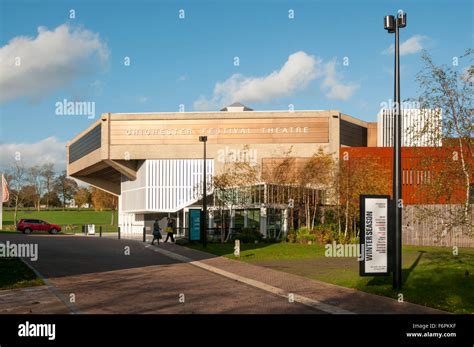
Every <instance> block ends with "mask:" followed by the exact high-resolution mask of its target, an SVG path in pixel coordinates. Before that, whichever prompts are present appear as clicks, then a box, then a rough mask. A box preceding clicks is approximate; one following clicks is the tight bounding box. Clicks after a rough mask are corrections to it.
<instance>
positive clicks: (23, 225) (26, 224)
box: [16, 219, 61, 234]
mask: <svg viewBox="0 0 474 347" xmlns="http://www.w3.org/2000/svg"><path fill="white" fill-rule="evenodd" d="M16 230H18V231H21V232H22V233H23V234H30V233H31V232H32V231H47V232H49V233H50V234H57V233H59V232H60V231H61V227H60V226H59V225H57V224H50V223H48V222H45V221H44V220H40V219H20V221H19V222H18V224H17V225H16Z"/></svg>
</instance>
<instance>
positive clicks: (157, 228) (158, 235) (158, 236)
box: [151, 219, 163, 246]
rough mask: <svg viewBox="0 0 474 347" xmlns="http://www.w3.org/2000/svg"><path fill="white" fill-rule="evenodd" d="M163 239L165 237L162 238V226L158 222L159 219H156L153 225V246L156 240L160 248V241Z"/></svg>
mask: <svg viewBox="0 0 474 347" xmlns="http://www.w3.org/2000/svg"><path fill="white" fill-rule="evenodd" d="M162 238H163V236H161V232H160V224H159V222H158V219H155V223H153V240H152V241H151V244H152V245H153V244H154V243H155V240H158V246H159V245H160V240H161V239H162Z"/></svg>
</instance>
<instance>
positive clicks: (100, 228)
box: [99, 225, 102, 237]
mask: <svg viewBox="0 0 474 347" xmlns="http://www.w3.org/2000/svg"><path fill="white" fill-rule="evenodd" d="M99 236H100V237H102V225H101V226H100V227H99Z"/></svg>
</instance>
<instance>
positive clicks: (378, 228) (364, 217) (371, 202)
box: [359, 195, 392, 276]
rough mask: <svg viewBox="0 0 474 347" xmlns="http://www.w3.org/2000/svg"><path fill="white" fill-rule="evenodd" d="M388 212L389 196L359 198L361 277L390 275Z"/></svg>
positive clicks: (362, 196) (363, 196)
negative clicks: (361, 255)
mask: <svg viewBox="0 0 474 347" xmlns="http://www.w3.org/2000/svg"><path fill="white" fill-rule="evenodd" d="M389 211H390V197H389V196H387V195H361V196H360V222H361V232H360V243H361V248H362V252H363V255H364V256H363V257H362V260H361V262H360V269H359V270H360V271H359V273H360V275H361V276H374V275H384V276H386V275H389V274H390V270H391V269H390V268H391V266H390V259H391V255H392V252H391V242H390V235H391V233H390V226H389Z"/></svg>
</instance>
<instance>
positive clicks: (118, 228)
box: [117, 227, 120, 240]
mask: <svg viewBox="0 0 474 347" xmlns="http://www.w3.org/2000/svg"><path fill="white" fill-rule="evenodd" d="M117 231H118V239H119V240H120V227H117Z"/></svg>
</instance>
